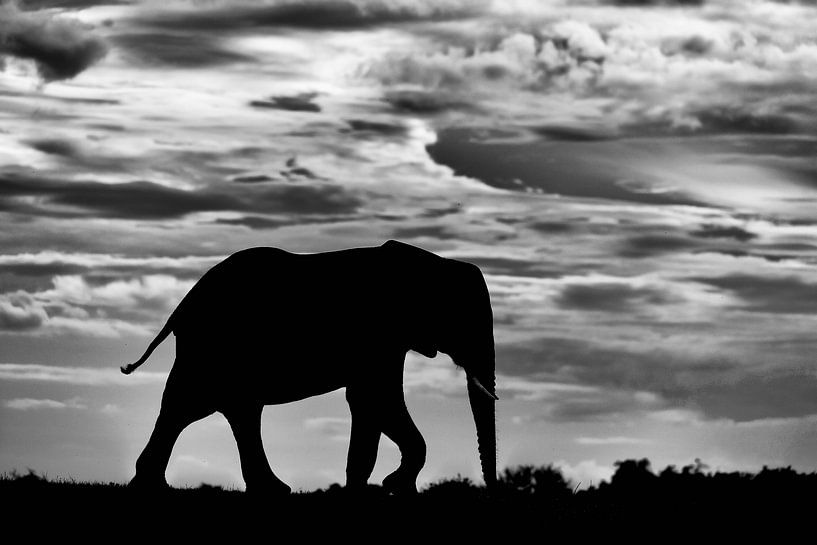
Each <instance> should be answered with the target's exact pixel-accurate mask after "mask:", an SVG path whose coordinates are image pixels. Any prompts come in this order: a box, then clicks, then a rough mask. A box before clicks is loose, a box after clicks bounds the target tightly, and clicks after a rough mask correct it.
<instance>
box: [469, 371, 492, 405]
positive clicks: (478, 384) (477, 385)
mask: <svg viewBox="0 0 817 545" xmlns="http://www.w3.org/2000/svg"><path fill="white" fill-rule="evenodd" d="M467 376H468V380H470V381H471V382H473V383H474V386H476V387H477V388H479V390H480V391H482V392H483V393H484V394H485V395H487V396H488V397H492V398H494V400H496V401H499V398H498V397H497V395H496V394H492V393H491V392H489V391H488V388H486V387H485V386H483V385H482V383H481V382H480V381H479V380H477V378H476V377H472V376H471V375H467Z"/></svg>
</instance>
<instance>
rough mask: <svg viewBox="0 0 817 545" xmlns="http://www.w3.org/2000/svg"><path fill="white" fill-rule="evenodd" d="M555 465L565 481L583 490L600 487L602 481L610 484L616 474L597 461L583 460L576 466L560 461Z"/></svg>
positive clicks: (610, 468)
mask: <svg viewBox="0 0 817 545" xmlns="http://www.w3.org/2000/svg"><path fill="white" fill-rule="evenodd" d="M553 465H554V466H556V467H557V468H559V471H561V472H562V475H564V477H565V479H567V480H568V481H570V483H571V484H572V485H573V486H574V487H577V488H579V489H582V490H583V489H586V488H589V487H591V486H598V485H599V483H601V482H602V481H604V482H610V479H612V477H613V474H614V473H615V470H614V469H613V468H612V467H609V466H605V465H602V464H600V463H598V462H597V461H595V460H582V461H581V462H578V463H576V464H570V463H568V462H566V461H564V460H558V461H557V462H554V464H553Z"/></svg>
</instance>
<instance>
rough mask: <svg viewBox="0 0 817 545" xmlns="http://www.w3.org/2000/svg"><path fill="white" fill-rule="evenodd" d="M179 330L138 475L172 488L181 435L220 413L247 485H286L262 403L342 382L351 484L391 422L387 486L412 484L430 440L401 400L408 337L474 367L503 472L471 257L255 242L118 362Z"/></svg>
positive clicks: (483, 313) (480, 287) (271, 489)
mask: <svg viewBox="0 0 817 545" xmlns="http://www.w3.org/2000/svg"><path fill="white" fill-rule="evenodd" d="M170 333H174V334H175V335H176V359H175V362H174V364H173V367H172V369H171V371H170V374H169V375H168V378H167V383H166V385H165V389H164V393H163V395H162V402H161V409H160V411H159V416H158V418H157V421H156V425H155V427H154V430H153V432H152V434H151V436H150V439H149V441H148V443H147V446H146V447H145V448H144V450H143V451H142V453H141V454H140V456H139V458H138V459H137V461H136V474H135V476H134V477H133V479H132V480H131V482H130V484H131V486H134V487H140V488H152V487H166V486H167V483H166V481H165V471H166V469H167V464H168V461H169V459H170V454H171V452H172V450H173V445H174V444H175V442H176V440H177V438H178V436H179V434H180V433H181V432H182V430H183V429H184V428H185V427H187V426H188V425H189V424H191V423H193V422H195V421H197V420H200V419H202V418H204V417H206V416H209V415H211V414H213V413H214V412H221V413H222V414H224V416H225V417H226V418H227V421H228V422H229V424H230V427H231V429H232V431H233V435H234V436H235V440H236V443H237V444H238V451H239V457H240V461H241V472H242V476H243V478H244V482H245V484H246V490H247V492H263V493H265V494H275V493H284V494H285V493H289V492H290V487H289V486H287V485H286V484H285V483H284V482H282V481H281V480H280V479H279V478H278V477H277V476H276V475H275V474H274V473H273V471H272V469H271V468H270V465H269V462H268V460H267V457H266V454H265V453H264V447H263V444H262V441H261V412H262V410H263V407H264V406H265V405H275V404H281V403H289V402H292V401H297V400H301V399H305V398H307V397H311V396H315V395H320V394H324V393H328V392H331V391H334V390H337V389H340V388H346V399H347V401H348V403H349V407H350V411H351V416H352V430H351V437H350V440H349V450H348V457H347V466H346V485H347V487H348V488H351V489H360V488H363V487H365V486H366V484H367V482H368V480H369V477H370V476H371V474H372V470H373V468H374V465H375V460H376V458H377V448H378V443H379V440H380V435H381V433H382V434H385V435H386V436H387V437H388V438H389V439H391V440H392V441H394V443H395V444H396V445H397V446H398V448H399V450H400V455H401V460H400V465H399V467H398V468H397V469H396V470H395V471H394V472H393V473H391V474H390V475H388V476H387V477H386V478H385V479H384V480H383V487H384V489H385V490H387V491H389V492H390V493H397V494H399V493H412V492H416V480H417V475H418V474H419V472H420V470H421V469H422V467H423V465H424V464H425V459H426V443H425V440H424V439H423V436H422V435H421V434H420V432H419V430H418V429H417V427H416V425H415V424H414V422H413V420H412V419H411V416H410V415H409V412H408V409H407V408H406V404H405V399H404V392H403V366H404V361H405V356H406V353H407V352H408V351H409V350H414V351H416V352H419V353H420V354H423V355H424V356H427V357H434V356H435V355H436V354H437V352H438V351H439V352H443V353H446V354H448V355H449V356H451V358H452V359H453V361H454V363H455V364H456V365H457V366H458V367H462V368H463V369H464V370H465V374H466V383H467V391H468V396H469V402H470V405H471V410H472V412H473V417H474V422H475V424H476V430H477V442H478V450H479V456H480V462H481V467H482V474H483V478H484V480H485V483H486V485H487V486H488V487H492V486H494V485H495V484H496V424H495V400H496V399H498V398H497V397H496V393H495V388H496V372H495V355H494V337H493V314H492V310H491V301H490V297H489V294H488V289H487V286H486V283H485V279H484V277H483V275H482V273H481V271H480V270H479V268H478V267H477V266H475V265H473V264H471V263H466V262H464V261H459V260H455V259H448V258H443V257H440V256H438V255H435V254H433V253H431V252H428V251H426V250H423V249H420V248H417V247H415V246H411V245H408V244H405V243H402V242H398V241H393V240H389V241H387V242H386V243H384V244H383V245H381V246H376V247H364V248H351V249H346V250H339V251H333V252H324V253H314V254H295V253H290V252H288V251H285V250H282V249H279V248H270V247H258V248H249V249H246V250H242V251H239V252H237V253H235V254H233V255H231V256H229V257H227V258H226V259H225V260H223V261H221V262H220V263H218V264H216V265H215V266H214V267H212V268H211V269H210V270H209V271H207V272H206V273H205V274H204V275H203V276H202V278H201V279H200V280H199V281H198V282H197V283H196V284H195V285H194V286H193V287H192V288H191V289H190V291H189V292H188V293H187V294H186V295H185V297H184V298H183V299H182V301H181V302H180V303H179V305H178V306H177V307H176V309H175V310H174V311H173V312H172V313H171V315H170V317H169V318H168V320H167V322H166V323H165V325H164V327H163V328H162V329H161V331H160V332H159V334H158V335H157V336H156V338H155V339H153V341H152V342H151V343H150V345H149V346H148V348H147V350H146V352H145V353H144V355H143V356H142V357H141V358H140V359H139V360H138V361H137V362H135V363H133V364H130V365H126V366H123V367H122V368H121V370H122V372H123V373H125V374H129V373H132V372H133V371H134V370H135V369H136V368H137V367H139V366H140V365H142V364H143V363H144V362H145V361H146V360H147V359H148V357H149V356H150V354H151V353H152V352H153V350H154V349H155V348H156V347H157V346H158V345H159V344H160V343H161V342H162V341H163V340H164V339H165V338H167V336H168V335H169V334H170Z"/></svg>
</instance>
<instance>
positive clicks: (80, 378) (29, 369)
mask: <svg viewBox="0 0 817 545" xmlns="http://www.w3.org/2000/svg"><path fill="white" fill-rule="evenodd" d="M119 364H120V362H116V363H114V364H112V365H111V367H110V368H101V367H62V366H58V365H39V364H19V363H0V380H7V381H14V382H18V381H27V382H53V383H60V384H70V385H72V386H141V385H144V384H159V383H164V382H165V381H166V380H167V373H161V372H157V371H142V370H140V371H139V372H137V373H134V374H133V375H127V376H126V375H123V374H122V373H121V372H120V371H119V367H118V365H119Z"/></svg>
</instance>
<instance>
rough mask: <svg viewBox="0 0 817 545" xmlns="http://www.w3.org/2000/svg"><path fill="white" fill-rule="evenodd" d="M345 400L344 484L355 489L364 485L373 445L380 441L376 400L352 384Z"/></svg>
mask: <svg viewBox="0 0 817 545" xmlns="http://www.w3.org/2000/svg"><path fill="white" fill-rule="evenodd" d="M346 400H347V401H348V402H349V409H350V410H351V413H352V433H351V437H350V438H349V454H348V456H347V458H346V487H347V488H348V489H349V490H355V491H358V490H362V489H364V488H365V487H366V484H367V483H368V481H369V477H371V475H372V471H373V470H374V465H375V462H376V461H377V447H378V445H379V443H380V426H379V423H378V419H377V416H376V415H377V402H376V401H375V399H374V397H373V396H371V395H367V393H366V392H365V391H360V390H358V389H356V388H354V387H349V388H347V389H346Z"/></svg>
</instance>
